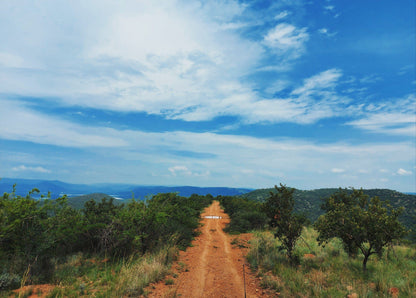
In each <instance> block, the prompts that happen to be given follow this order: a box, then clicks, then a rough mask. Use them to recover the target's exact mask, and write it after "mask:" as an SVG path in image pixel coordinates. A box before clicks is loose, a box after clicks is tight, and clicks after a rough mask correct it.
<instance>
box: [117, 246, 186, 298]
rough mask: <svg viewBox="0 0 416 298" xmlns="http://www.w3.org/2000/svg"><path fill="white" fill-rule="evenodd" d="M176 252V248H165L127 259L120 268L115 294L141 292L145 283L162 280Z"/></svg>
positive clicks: (139, 293) (135, 293)
mask: <svg viewBox="0 0 416 298" xmlns="http://www.w3.org/2000/svg"><path fill="white" fill-rule="evenodd" d="M177 254H178V251H177V249H176V248H165V249H162V250H160V251H159V252H158V253H157V254H153V255H148V256H145V257H143V258H140V259H139V260H133V259H131V260H129V261H128V262H126V263H125V264H124V265H123V266H122V268H121V270H120V273H119V277H118V287H117V289H116V292H117V294H121V295H122V294H127V295H141V294H143V289H144V288H145V287H146V286H147V285H149V284H150V283H153V282H157V281H160V280H162V279H163V278H164V277H165V275H166V274H168V273H169V268H170V263H171V261H172V260H174V259H175V258H176V256H177Z"/></svg>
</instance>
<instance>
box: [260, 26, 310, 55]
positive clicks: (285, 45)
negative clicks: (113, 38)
mask: <svg viewBox="0 0 416 298" xmlns="http://www.w3.org/2000/svg"><path fill="white" fill-rule="evenodd" d="M308 39H309V34H308V33H307V28H305V27H304V28H297V27H295V26H293V25H291V24H287V23H280V24H278V25H276V27H274V28H273V29H271V30H270V31H269V32H268V33H267V35H266V36H265V37H264V43H265V44H266V45H267V46H268V47H269V48H271V49H273V50H274V51H276V52H277V53H279V54H285V55H287V57H288V59H294V58H297V57H299V56H300V55H302V54H303V52H304V51H305V43H306V42H307V41H308Z"/></svg>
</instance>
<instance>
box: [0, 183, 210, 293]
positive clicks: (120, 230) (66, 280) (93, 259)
mask: <svg viewBox="0 0 416 298" xmlns="http://www.w3.org/2000/svg"><path fill="white" fill-rule="evenodd" d="M34 192H38V190H37V189H34V190H33V191H32V192H30V193H28V194H27V196H25V197H23V196H18V195H15V188H14V189H13V191H12V192H11V193H5V194H4V195H3V196H2V197H1V198H0V268H1V272H0V291H2V292H1V293H2V295H6V294H7V293H10V290H12V289H16V288H19V287H23V286H24V285H27V284H45V283H51V284H54V285H59V287H56V288H55V289H54V290H53V292H52V293H51V295H52V296H51V297H62V296H65V297H78V296H83V295H86V296H89V295H91V294H92V293H94V295H96V296H100V295H104V296H109V295H110V296H113V295H133V296H134V295H138V294H142V291H143V287H145V286H146V285H147V284H148V283H150V282H153V281H157V280H160V279H161V278H163V276H164V275H165V274H166V273H167V272H168V270H169V266H170V264H171V262H172V261H173V260H174V259H175V258H176V255H177V253H178V250H179V249H183V248H185V247H187V246H188V245H189V244H190V243H191V241H192V239H193V238H194V237H195V236H196V235H197V234H196V233H197V228H198V226H199V216H200V213H201V211H202V210H203V209H204V208H205V207H206V206H208V205H209V204H210V203H211V201H212V199H213V198H212V196H210V195H207V196H199V195H192V196H191V197H189V198H185V197H181V196H179V195H177V194H175V193H167V194H158V195H155V196H153V197H152V198H151V199H149V200H147V201H136V200H134V199H132V200H130V201H129V202H128V203H127V204H117V205H116V204H115V203H114V201H113V200H112V199H107V198H103V199H102V200H101V202H97V201H94V200H91V201H87V202H86V203H85V205H84V208H82V209H79V210H78V209H74V208H73V207H71V206H69V205H68V202H67V199H66V197H62V198H58V199H56V200H50V199H48V198H42V199H41V200H36V199H33V198H32V194H33V193H34Z"/></svg>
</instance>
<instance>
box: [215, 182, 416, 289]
mask: <svg viewBox="0 0 416 298" xmlns="http://www.w3.org/2000/svg"><path fill="white" fill-rule="evenodd" d="M294 193H296V192H295V190H294V189H293V188H288V187H286V186H284V185H280V187H277V186H276V187H275V189H273V190H270V191H269V196H268V197H266V198H265V199H261V200H259V199H257V200H250V199H248V198H247V196H246V197H245V198H242V197H240V198H236V199H233V200H229V201H227V200H223V201H221V202H222V204H223V207H224V208H225V211H226V212H228V210H230V211H231V214H230V217H231V223H230V225H229V226H228V229H229V230H230V231H231V232H248V231H252V230H256V229H257V230H258V231H257V232H255V233H254V238H253V240H252V243H251V249H250V252H249V254H248V256H247V259H248V261H249V263H250V264H251V268H252V269H253V270H255V271H256V272H257V273H258V275H259V276H260V277H261V279H262V286H263V287H265V288H269V289H272V290H275V291H276V292H278V293H280V294H281V295H282V296H283V297H347V296H348V295H351V296H348V297H399V296H398V295H400V297H416V280H415V278H414V276H415V274H416V245H415V243H414V242H412V239H414V238H407V239H405V240H404V239H403V237H404V236H406V235H407V234H408V233H407V232H408V231H406V229H405V227H404V225H403V224H402V223H401V222H400V221H399V217H400V215H401V214H402V212H403V208H394V207H392V206H391V205H389V204H388V203H387V202H386V201H385V200H380V199H379V198H378V197H377V196H375V197H371V198H370V197H369V196H368V195H367V194H366V193H365V192H364V191H363V190H355V189H351V190H350V189H339V190H338V191H337V192H331V194H329V195H328V196H327V197H322V198H321V208H322V211H321V212H320V216H319V218H317V220H316V221H315V222H314V224H313V225H312V224H311V223H310V222H308V220H307V219H306V214H299V213H298V212H297V211H299V209H300V208H295V205H296V204H297V205H298V206H299V204H300V202H297V203H296V204H295V196H294ZM298 193H299V192H298ZM257 198H258V197H257ZM305 204H306V203H305ZM247 212H248V213H253V214H254V213H256V217H255V218H262V215H260V213H263V215H266V219H265V220H263V221H262V222H261V224H262V229H260V230H259V229H258V226H259V225H258V224H254V223H256V221H255V220H253V221H251V222H250V221H249V220H247V221H242V220H241V216H240V214H245V213H247ZM257 212H259V213H257ZM309 218H310V216H309ZM257 223H258V221H257ZM406 223H407V224H408V225H409V223H410V225H412V224H414V223H411V222H408V221H407V222H406ZM410 232H412V231H410ZM413 233H414V232H413ZM410 234H411V233H410ZM409 239H410V240H409ZM357 295H358V296H357Z"/></svg>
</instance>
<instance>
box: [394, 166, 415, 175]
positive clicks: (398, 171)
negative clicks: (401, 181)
mask: <svg viewBox="0 0 416 298" xmlns="http://www.w3.org/2000/svg"><path fill="white" fill-rule="evenodd" d="M396 173H397V174H399V175H400V176H409V175H412V174H413V173H412V172H411V171H406V170H405V169H402V168H400V169H398V170H397V172H396Z"/></svg>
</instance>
